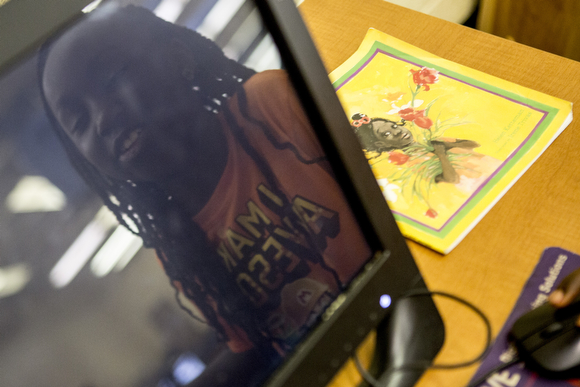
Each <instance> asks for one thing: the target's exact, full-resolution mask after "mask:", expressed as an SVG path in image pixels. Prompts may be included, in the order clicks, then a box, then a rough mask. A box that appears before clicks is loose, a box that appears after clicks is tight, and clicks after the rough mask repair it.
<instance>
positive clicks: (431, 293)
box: [353, 290, 513, 387]
mask: <svg viewBox="0 0 580 387" xmlns="http://www.w3.org/2000/svg"><path fill="white" fill-rule="evenodd" d="M424 296H441V297H446V298H449V299H451V300H454V301H457V302H459V303H460V304H463V305H465V306H467V307H468V308H469V309H471V310H473V311H474V312H475V313H476V314H477V315H478V316H479V317H481V319H482V320H483V322H484V324H485V327H486V330H487V335H486V343H485V347H484V349H483V351H481V353H480V354H479V355H477V356H476V357H475V358H473V359H471V360H467V361H464V362H461V363H455V364H453V363H452V364H445V363H444V364H431V362H430V361H425V362H419V363H413V364H408V365H404V366H402V367H396V368H391V369H388V370H386V371H385V372H386V373H391V372H395V371H401V370H409V369H420V370H426V369H428V368H432V369H448V370H449V369H455V368H463V367H468V366H470V365H473V364H475V363H477V362H478V361H480V360H481V359H483V358H484V357H485V355H487V353H488V351H489V349H490V347H491V340H492V331H491V323H490V321H489V319H488V318H487V316H486V315H485V314H484V313H483V312H482V311H481V309H479V308H478V307H476V306H475V305H473V304H472V303H470V302H469V301H467V300H464V299H462V298H460V297H458V296H455V295H453V294H450V293H446V292H441V291H429V290H411V291H410V292H408V293H405V294H404V295H402V296H401V297H400V299H403V298H407V297H424ZM353 359H354V363H355V365H356V368H357V370H358V371H359V373H360V375H361V377H362V378H363V379H364V380H365V381H366V382H367V383H368V384H370V385H371V386H374V387H382V386H381V385H380V383H379V381H378V380H377V379H375V377H374V376H372V375H371V374H370V373H369V372H368V371H367V370H365V369H364V367H363V366H362V365H361V363H360V359H359V358H358V355H357V354H356V353H354V354H353ZM511 364H513V363H510V365H511ZM503 365H504V364H502V366H503ZM495 372H497V370H496V371H495ZM468 387H472V386H471V385H470V386H468Z"/></svg>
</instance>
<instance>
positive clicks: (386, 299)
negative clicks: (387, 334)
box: [379, 294, 391, 309]
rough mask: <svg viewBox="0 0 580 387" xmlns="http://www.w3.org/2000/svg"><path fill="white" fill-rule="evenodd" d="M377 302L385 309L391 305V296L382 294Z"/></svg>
mask: <svg viewBox="0 0 580 387" xmlns="http://www.w3.org/2000/svg"><path fill="white" fill-rule="evenodd" d="M379 304H380V305H381V307H382V308H383V309H387V308H388V307H389V306H391V296H389V295H388V294H383V295H382V296H381V298H380V299H379Z"/></svg>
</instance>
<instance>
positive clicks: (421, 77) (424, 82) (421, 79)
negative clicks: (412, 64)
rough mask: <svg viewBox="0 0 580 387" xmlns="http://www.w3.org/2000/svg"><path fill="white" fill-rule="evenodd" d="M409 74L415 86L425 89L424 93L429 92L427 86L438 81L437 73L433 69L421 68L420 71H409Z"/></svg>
mask: <svg viewBox="0 0 580 387" xmlns="http://www.w3.org/2000/svg"><path fill="white" fill-rule="evenodd" d="M411 73H412V74H413V82H415V84H416V85H417V86H423V87H425V91H429V85H432V84H434V83H435V82H437V81H438V80H439V71H437V70H435V69H430V68H427V67H422V68H421V70H413V69H411Z"/></svg>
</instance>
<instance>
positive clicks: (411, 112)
mask: <svg viewBox="0 0 580 387" xmlns="http://www.w3.org/2000/svg"><path fill="white" fill-rule="evenodd" d="M399 115H400V116H401V118H402V119H404V120H405V121H414V120H416V119H417V118H419V117H425V110H415V109H414V108H406V109H401V110H399Z"/></svg>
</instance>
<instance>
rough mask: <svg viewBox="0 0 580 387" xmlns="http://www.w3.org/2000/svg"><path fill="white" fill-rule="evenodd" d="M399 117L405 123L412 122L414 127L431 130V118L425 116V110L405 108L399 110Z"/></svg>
mask: <svg viewBox="0 0 580 387" xmlns="http://www.w3.org/2000/svg"><path fill="white" fill-rule="evenodd" d="M399 115H400V116H401V118H402V119H404V120H405V121H411V122H414V123H415V125H417V126H418V127H420V128H423V129H431V127H432V126H433V121H432V120H431V118H429V117H426V116H425V109H423V110H416V109H413V108H406V109H402V110H399Z"/></svg>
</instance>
